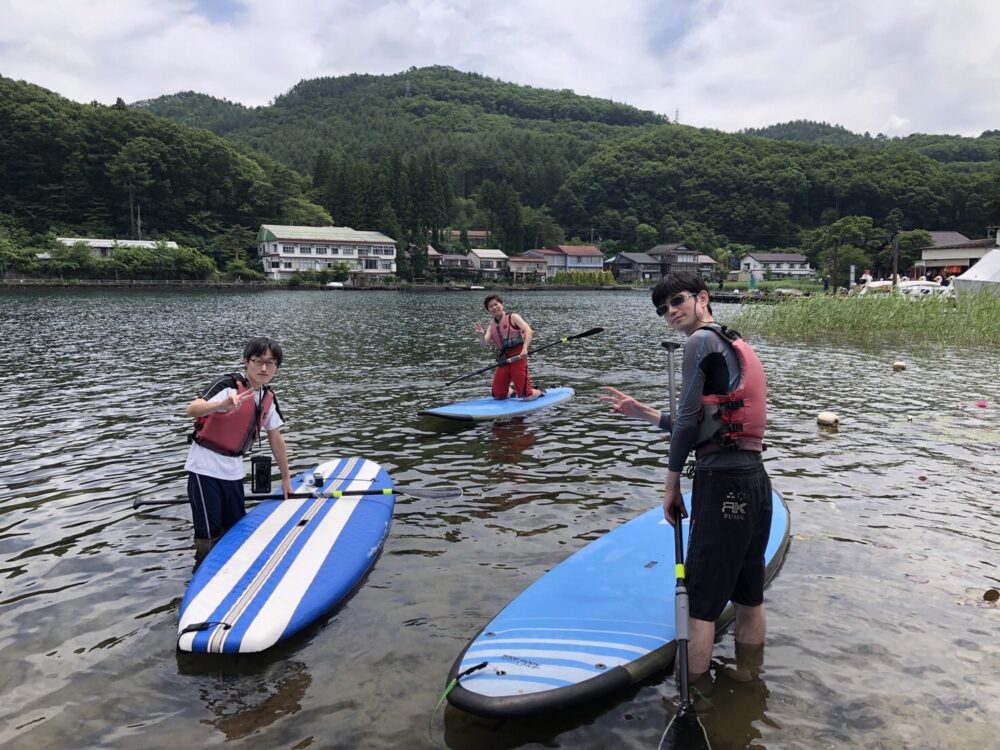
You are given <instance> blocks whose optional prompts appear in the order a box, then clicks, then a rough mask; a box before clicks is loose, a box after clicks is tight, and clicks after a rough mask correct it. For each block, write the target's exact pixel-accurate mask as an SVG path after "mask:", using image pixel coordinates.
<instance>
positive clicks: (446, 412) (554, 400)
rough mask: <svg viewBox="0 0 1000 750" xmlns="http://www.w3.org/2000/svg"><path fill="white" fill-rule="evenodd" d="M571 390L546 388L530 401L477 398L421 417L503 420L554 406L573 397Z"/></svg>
mask: <svg viewBox="0 0 1000 750" xmlns="http://www.w3.org/2000/svg"><path fill="white" fill-rule="evenodd" d="M575 392H576V391H574V390H573V389H572V388H566V387H562V388H547V389H546V390H545V395H544V396H539V397H538V398H536V399H532V400H531V401H525V400H524V399H523V398H477V399H473V400H471V401H458V402H456V403H454V404H448V405H446V406H438V407H436V408H434V409H424V410H423V411H421V412H419V414H420V415H421V416H429V417H442V418H443V419H457V420H461V421H463V422H480V421H484V420H488V419H503V418H505V417H516V416H519V415H521V414H529V413H531V412H533V411H537V410H539V409H544V408H545V407H546V406H555V405H556V404H561V403H562V402H563V401H568V400H569V399H571V398H572V397H573V394H574V393H575Z"/></svg>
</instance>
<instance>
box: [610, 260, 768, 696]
mask: <svg viewBox="0 0 1000 750" xmlns="http://www.w3.org/2000/svg"><path fill="white" fill-rule="evenodd" d="M652 296H653V305H654V306H655V307H656V314H657V315H659V316H660V317H662V318H664V319H665V320H666V322H667V325H669V326H670V327H671V328H673V329H675V330H677V331H680V332H681V333H683V334H685V335H686V336H687V337H688V339H687V342H686V343H685V346H684V363H683V371H682V378H681V390H680V398H679V400H678V404H677V413H676V414H665V413H663V412H661V411H660V410H658V409H655V408H653V407H651V406H647V405H646V404H643V403H640V402H638V401H636V400H635V399H634V398H632V397H631V396H628V395H626V394H625V393H622V392H621V391H618V390H616V389H614V388H605V389H604V390H606V391H608V395H606V396H602V397H601V400H602V401H604V402H606V403H609V404H610V405H611V408H612V409H613V410H614V411H616V412H618V413H620V414H625V415H626V416H630V417H634V418H637V419H644V420H646V421H648V422H650V423H652V424H655V425H657V426H659V427H660V428H661V429H665V430H668V431H669V432H670V433H671V437H670V456H669V466H668V471H667V480H666V486H665V490H664V498H663V513H664V517H665V518H666V520H667V521H668V522H669V523H671V524H673V523H674V518H675V513H679V514H680V515H681V516H682V517H684V518H686V517H687V515H688V513H687V511H686V510H685V508H684V503H683V500H682V499H681V487H680V480H681V472H682V470H683V469H684V464H685V462H686V461H687V458H688V456H689V455H690V454H691V453H692V452H693V453H694V454H695V457H696V467H695V472H694V485H693V488H692V503H691V504H692V509H691V513H692V516H691V530H690V542H689V548H688V556H687V560H686V565H685V572H686V574H687V577H686V581H687V588H688V595H689V602H690V615H691V619H690V625H691V627H690V643H689V648H690V650H689V671H690V673H691V678H692V681H693V680H696V679H697V678H698V677H700V676H701V675H702V674H705V673H707V672H708V669H709V666H710V663H711V657H712V647H713V644H714V641H715V621H716V620H717V619H718V618H719V616H720V615H721V614H722V610H723V609H724V608H725V606H726V604H727V602H729V601H732V602H733V603H734V604H735V606H736V625H735V637H736V646H737V656H738V657H739V656H741V655H742V656H745V657H748V659H749V660H750V661H755V660H756V658H759V654H757V655H756V658H755V654H754V652H759V651H760V648H761V646H762V644H763V642H764V633H765V618H764V604H763V602H764V551H765V549H766V547H767V538H768V535H769V533H770V528H771V481H770V479H769V478H768V475H767V472H766V471H765V469H764V463H763V461H762V460H761V451H762V450H763V437H764V426H765V423H766V420H767V383H766V380H765V377H764V369H763V367H762V366H761V363H760V359H759V358H758V357H757V354H756V353H755V352H754V350H753V349H752V348H750V346H749V345H748V344H746V342H744V341H743V339H742V338H740V337H739V334H737V333H736V332H735V331H729V330H727V329H726V328H724V327H722V326H720V325H719V324H718V323H716V322H715V319H714V318H713V317H712V305H711V302H710V299H709V292H708V288H707V287H706V286H705V282H704V280H703V279H702V278H701V276H700V275H698V274H694V273H689V272H678V273H673V274H669V275H668V276H666V277H664V278H663V279H662V280H661V281H660V282H659V283H658V284H657V285H656V287H655V288H654V289H653V295H652ZM741 652H742V654H741Z"/></svg>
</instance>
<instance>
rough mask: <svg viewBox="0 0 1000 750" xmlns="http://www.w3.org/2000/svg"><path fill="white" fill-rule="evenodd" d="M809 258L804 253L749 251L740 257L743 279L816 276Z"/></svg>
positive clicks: (740, 275)
mask: <svg viewBox="0 0 1000 750" xmlns="http://www.w3.org/2000/svg"><path fill="white" fill-rule="evenodd" d="M815 275H816V271H815V270H814V269H813V268H812V267H811V266H810V265H809V259H808V258H807V257H806V256H804V255H803V254H802V253H748V254H746V255H744V256H743V257H742V258H740V273H739V278H740V280H741V281H749V280H750V279H754V280H755V281H763V280H764V278H765V277H768V278H789V277H806V276H815Z"/></svg>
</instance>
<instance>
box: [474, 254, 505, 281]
mask: <svg viewBox="0 0 1000 750" xmlns="http://www.w3.org/2000/svg"><path fill="white" fill-rule="evenodd" d="M465 257H466V258H467V259H468V261H469V265H471V266H472V267H473V268H475V269H476V270H477V271H479V272H480V273H481V274H482V276H481V278H482V279H483V280H484V281H485V280H487V279H489V280H496V279H499V278H500V277H501V276H506V275H507V261H508V258H507V254H506V253H505V252H504V251H503V250H497V249H495V248H490V247H474V248H472V249H471V250H469V254H468V255H467V256H465Z"/></svg>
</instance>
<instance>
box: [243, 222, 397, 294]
mask: <svg viewBox="0 0 1000 750" xmlns="http://www.w3.org/2000/svg"><path fill="white" fill-rule="evenodd" d="M257 257H258V258H260V262H261V264H262V265H263V266H264V273H265V274H266V275H267V277H268V278H271V279H274V280H275V281H279V280H282V279H288V278H290V277H291V276H292V274H294V273H295V272H296V271H298V272H299V273H301V272H303V271H323V270H333V269H334V267H335V266H337V265H338V264H343V265H346V266H347V268H348V271H349V273H350V275H351V276H350V278H351V282H352V283H355V284H356V283H358V282H361V283H366V282H378V281H383V280H384V279H385V277H386V276H388V275H390V274H394V273H396V241H395V240H394V239H392V238H391V237H386V236H385V235H384V234H382V233H380V232H360V231H358V230H356V229H351V228H350V227H298V226H284V225H280V224H264V225H262V226H261V228H260V231H259V232H257Z"/></svg>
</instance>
